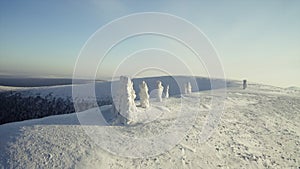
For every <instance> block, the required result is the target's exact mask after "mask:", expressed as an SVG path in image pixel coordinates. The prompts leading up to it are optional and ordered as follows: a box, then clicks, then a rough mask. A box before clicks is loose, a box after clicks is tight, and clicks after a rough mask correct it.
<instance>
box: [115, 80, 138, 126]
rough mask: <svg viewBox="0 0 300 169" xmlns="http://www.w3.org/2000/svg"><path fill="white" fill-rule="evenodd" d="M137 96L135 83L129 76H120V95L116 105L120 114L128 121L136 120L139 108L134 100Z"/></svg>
mask: <svg viewBox="0 0 300 169" xmlns="http://www.w3.org/2000/svg"><path fill="white" fill-rule="evenodd" d="M135 98H136V95H135V91H134V89H133V83H132V81H131V80H130V78H129V77H126V76H121V77H120V88H119V96H118V99H117V101H116V102H115V106H116V109H117V111H118V112H119V114H121V115H122V116H123V117H125V118H126V123H127V124H129V123H131V122H134V121H136V112H137V108H136V105H135V102H134V99H135Z"/></svg>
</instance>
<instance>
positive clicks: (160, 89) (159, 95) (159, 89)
mask: <svg viewBox="0 0 300 169" xmlns="http://www.w3.org/2000/svg"><path fill="white" fill-rule="evenodd" d="M163 91H164V87H163V86H162V84H161V81H157V96H156V100H157V101H159V102H162V93H163Z"/></svg>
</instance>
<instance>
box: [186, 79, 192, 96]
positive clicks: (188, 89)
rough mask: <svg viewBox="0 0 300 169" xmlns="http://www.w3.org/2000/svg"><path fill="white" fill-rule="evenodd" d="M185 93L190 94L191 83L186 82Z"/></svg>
mask: <svg viewBox="0 0 300 169" xmlns="http://www.w3.org/2000/svg"><path fill="white" fill-rule="evenodd" d="M187 93H188V94H191V93H192V85H191V83H190V82H188V83H187Z"/></svg>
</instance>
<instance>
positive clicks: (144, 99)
mask: <svg viewBox="0 0 300 169" xmlns="http://www.w3.org/2000/svg"><path fill="white" fill-rule="evenodd" d="M139 95H140V102H141V107H143V108H148V107H149V106H150V104H149V94H148V86H147V83H146V82H145V81H143V82H142V84H140V93H139Z"/></svg>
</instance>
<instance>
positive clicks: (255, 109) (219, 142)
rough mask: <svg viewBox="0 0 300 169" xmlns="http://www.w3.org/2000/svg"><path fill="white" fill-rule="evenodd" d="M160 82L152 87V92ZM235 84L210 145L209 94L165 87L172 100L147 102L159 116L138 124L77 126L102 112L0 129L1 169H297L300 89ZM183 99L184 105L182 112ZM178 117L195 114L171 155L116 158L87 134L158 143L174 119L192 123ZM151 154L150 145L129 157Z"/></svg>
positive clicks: (229, 90)
mask: <svg viewBox="0 0 300 169" xmlns="http://www.w3.org/2000/svg"><path fill="white" fill-rule="evenodd" d="M140 82H141V81H140ZM155 82H156V81H153V84H151V83H148V84H149V86H150V87H149V88H150V89H151V85H155ZM163 83H164V81H163ZM236 84H237V85H232V86H229V87H228V88H227V89H226V90H227V91H226V98H225V107H224V110H223V113H222V116H221V118H220V121H219V123H218V125H217V127H216V128H215V130H214V131H213V133H212V135H211V137H210V138H209V139H208V140H207V141H205V142H202V141H201V138H200V136H201V134H202V129H203V125H204V124H205V122H206V121H207V118H208V117H209V113H210V110H211V109H213V106H212V102H211V101H212V97H213V96H212V94H211V90H201V91H193V93H191V94H185V95H184V96H182V97H174V94H173V96H172V93H175V91H173V89H174V86H173V84H168V85H170V98H167V99H166V98H163V100H162V102H159V103H158V102H155V101H153V100H151V99H150V108H149V109H147V110H145V112H144V113H151V112H152V111H153V112H155V113H156V114H155V113H153V114H154V116H153V117H151V121H147V122H146V123H140V124H137V125H134V126H127V125H97V122H96V125H95V124H90V125H81V124H80V122H79V120H78V116H82V117H84V116H86V115H89V114H93V113H95V112H97V110H98V108H92V109H89V110H86V111H83V112H80V113H72V114H63V115H54V116H49V117H44V118H40V119H32V120H26V121H21V122H12V123H6V124H2V125H0V152H1V153H0V168H31V169H33V168H101V169H102V168H103V169H119V168H124V169H125V168H134V169H135V168H141V169H144V168H150V169H152V168H164V169H165V168H166V169H176V168H179V169H181V168H191V169H196V168H197V169H198V168H204V169H206V168H295V169H298V168H300V123H299V122H300V91H299V90H297V89H295V88H279V87H274V86H268V85H261V84H252V83H249V84H248V88H247V89H246V90H243V89H242V84H241V83H237V82H236ZM192 85H193V84H192ZM135 87H138V86H135ZM52 89H53V93H54V95H59V94H62V95H63V96H67V95H69V93H66V90H64V87H63V88H58V87H53V88H51V87H50V88H49V87H48V88H47V89H46V90H50V91H51V90H52ZM5 90H8V89H7V88H5ZM39 90H40V89H39ZM212 90H219V89H212ZM35 91H36V89H33V90H32V92H31V93H34V92H35ZM40 91H41V90H40ZM137 93H138V92H137ZM183 100H184V103H186V104H185V105H184V106H183V107H180V106H181V103H182V101H183ZM136 103H137V104H139V100H137V101H136ZM181 108H183V109H181ZM110 109H111V106H110V105H106V106H102V107H100V110H102V112H103V113H104V114H103V115H104V116H105V115H107V114H109V112H110V111H109V110H110ZM138 109H139V112H141V110H142V108H141V107H138ZM147 111H148V112H147ZM178 111H183V112H184V113H185V114H186V116H189V115H190V114H191V113H190V112H193V113H195V114H196V117H195V118H194V120H193V124H191V127H190V128H189V130H188V131H187V132H186V133H185V134H184V137H183V138H182V139H180V141H179V142H178V143H177V144H176V145H174V146H173V147H172V148H170V150H168V151H164V152H161V153H159V154H157V155H154V156H149V157H143V158H130V157H123V156H119V155H117V154H114V153H112V152H108V151H106V150H104V149H103V147H101V146H99V145H98V144H97V143H96V142H95V140H94V139H92V138H91V137H90V136H89V135H88V134H87V132H86V131H87V130H89V131H92V130H95V131H96V130H101V129H102V128H104V127H105V128H113V129H114V130H116V131H119V132H120V133H122V134H124V135H126V136H134V137H156V136H158V135H160V134H161V133H162V132H163V131H165V130H167V129H168V127H170V126H171V124H173V122H174V119H176V118H180V119H185V118H187V119H188V118H189V117H185V116H183V117H177V116H178ZM105 113H106V114H105ZM193 113H192V114H193ZM99 123H102V122H100V121H99ZM99 137H101V135H99ZM123 144H124V143H122V142H120V143H118V142H116V143H114V145H116V147H115V148H116V149H118V150H119V152H121V154H122V153H124V152H125V151H128V150H126V149H122V146H123ZM118 145H119V147H118ZM151 148H152V147H149V146H147V144H145V146H138V147H136V148H135V149H132V150H131V151H145V150H148V149H151ZM136 153H137V154H138V152H136Z"/></svg>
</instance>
